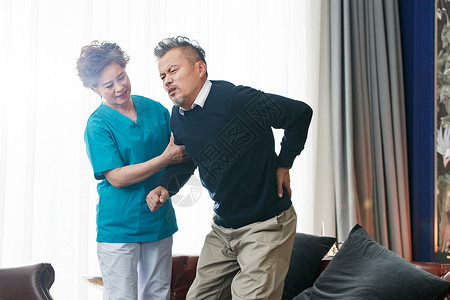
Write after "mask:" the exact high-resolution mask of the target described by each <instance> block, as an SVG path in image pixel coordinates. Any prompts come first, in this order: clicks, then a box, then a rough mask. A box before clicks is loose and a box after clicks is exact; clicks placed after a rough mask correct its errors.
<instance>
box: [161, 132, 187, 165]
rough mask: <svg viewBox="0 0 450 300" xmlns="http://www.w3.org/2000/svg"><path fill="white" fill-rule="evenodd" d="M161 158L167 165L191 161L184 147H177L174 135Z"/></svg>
mask: <svg viewBox="0 0 450 300" xmlns="http://www.w3.org/2000/svg"><path fill="white" fill-rule="evenodd" d="M161 157H162V158H163V161H164V162H165V164H166V165H173V164H178V163H182V162H185V161H188V160H190V157H189V156H188V155H187V154H186V151H185V149H184V146H178V145H175V143H174V139H173V134H172V135H171V137H170V141H169V144H168V145H167V147H166V149H165V150H164V152H163V153H162V154H161Z"/></svg>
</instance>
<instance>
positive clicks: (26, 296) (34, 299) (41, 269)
mask: <svg viewBox="0 0 450 300" xmlns="http://www.w3.org/2000/svg"><path fill="white" fill-rule="evenodd" d="M54 281H55V270H54V269H53V267H52V266H51V264H46V263H40V264H35V265H30V266H23V267H16V268H3V269H0V299H1V300H53V298H52V296H51V295H50V292H49V289H50V287H51V286H52V284H53V282H54Z"/></svg>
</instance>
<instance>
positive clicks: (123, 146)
mask: <svg viewBox="0 0 450 300" xmlns="http://www.w3.org/2000/svg"><path fill="white" fill-rule="evenodd" d="M128 60H129V57H128V55H127V54H125V53H124V52H123V51H122V49H121V48H120V47H119V46H118V45H117V44H115V43H109V42H102V43H100V42H98V41H93V42H92V43H91V44H89V45H87V46H85V47H83V48H82V49H81V54H80V57H79V58H78V60H77V70H78V74H79V77H80V79H81V81H82V82H83V85H84V86H85V87H87V88H91V89H92V90H93V91H94V92H96V93H97V94H98V95H100V97H101V98H102V99H103V103H102V104H101V105H100V106H99V107H98V108H97V109H96V110H95V111H94V112H93V113H92V114H91V116H90V117H89V119H88V121H87V125H86V130H85V134H84V140H85V143H86V150H87V154H88V157H89V160H90V162H91V165H92V167H93V171H94V176H95V178H96V179H98V180H101V182H100V183H99V184H98V187H97V191H98V194H99V202H98V205H97V255H98V260H99V265H100V270H101V274H102V278H103V285H104V297H103V298H104V299H110V300H112V299H121V300H123V299H169V293H170V278H171V264H172V250H171V249H172V235H173V234H174V233H175V232H176V231H177V229H178V228H177V224H176V219H175V212H174V209H173V207H172V203H171V202H170V201H169V202H166V203H165V205H164V206H163V208H164V209H163V210H158V211H157V212H155V213H153V212H151V211H150V209H149V208H148V206H147V203H146V196H147V194H148V193H149V192H150V191H151V190H152V189H153V188H155V185H156V181H157V179H158V178H159V177H160V176H161V173H162V172H163V169H164V168H165V167H166V166H168V165H170V164H175V163H180V162H183V161H185V160H187V159H188V157H187V156H186V154H185V152H184V147H182V146H176V145H175V144H174V143H173V139H172V138H171V137H170V127H169V112H168V110H167V109H166V108H164V106H162V105H161V104H160V103H158V102H156V101H153V100H151V99H148V98H145V97H142V96H135V95H131V83H130V80H129V78H128V75H127V73H126V71H125V67H126V65H127V63H128Z"/></svg>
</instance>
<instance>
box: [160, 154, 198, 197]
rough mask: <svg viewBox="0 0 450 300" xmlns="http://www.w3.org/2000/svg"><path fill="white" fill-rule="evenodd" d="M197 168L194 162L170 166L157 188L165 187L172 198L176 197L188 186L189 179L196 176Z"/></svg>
mask: <svg viewBox="0 0 450 300" xmlns="http://www.w3.org/2000/svg"><path fill="white" fill-rule="evenodd" d="M196 168H197V166H196V165H195V164H194V162H193V161H192V160H189V161H186V162H184V163H180V164H176V165H169V166H168V167H167V168H166V171H165V172H164V173H163V175H162V176H161V177H160V178H159V179H158V183H157V184H156V186H162V187H164V188H165V189H166V190H167V191H168V192H169V195H170V196H173V195H175V194H176V193H178V192H179V190H180V189H181V188H182V187H183V185H185V184H186V182H187V181H188V180H189V178H190V177H191V176H192V174H194V171H195V169H196Z"/></svg>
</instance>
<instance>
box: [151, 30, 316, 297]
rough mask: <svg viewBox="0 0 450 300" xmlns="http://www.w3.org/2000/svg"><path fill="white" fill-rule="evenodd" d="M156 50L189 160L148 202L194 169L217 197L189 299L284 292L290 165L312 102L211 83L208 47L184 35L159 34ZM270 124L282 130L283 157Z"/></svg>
mask: <svg viewBox="0 0 450 300" xmlns="http://www.w3.org/2000/svg"><path fill="white" fill-rule="evenodd" d="M155 56H156V57H157V58H158V59H159V61H158V69H159V73H160V77H161V80H162V82H163V86H164V89H165V90H166V91H167V93H168V95H169V97H170V99H171V100H172V102H173V103H174V105H175V106H174V107H173V109H172V117H171V128H172V131H173V135H174V138H175V144H177V145H184V146H185V149H186V153H187V154H188V155H189V156H190V157H191V158H192V161H189V162H186V163H182V164H179V165H176V166H175V165H174V166H169V167H168V168H167V169H166V172H165V173H164V175H163V176H162V177H161V178H160V180H159V182H158V185H159V186H158V187H156V188H155V189H154V190H153V191H151V192H150V193H149V194H148V196H147V204H148V206H149V208H150V210H151V211H156V210H157V209H158V208H159V207H161V206H162V205H163V204H164V202H165V200H166V199H167V198H168V197H169V196H170V195H173V194H175V193H176V192H178V190H179V189H180V187H181V186H182V185H183V184H184V183H185V182H186V181H187V180H188V178H189V177H190V176H191V175H192V173H193V172H194V170H195V168H197V167H198V168H199V173H200V178H201V180H202V184H203V186H204V187H205V188H207V189H208V191H209V193H210V195H211V198H212V199H213V200H214V202H215V203H214V212H215V214H214V217H213V222H212V225H211V227H212V230H211V232H210V233H209V234H208V235H207V237H206V239H205V243H204V246H203V249H202V252H201V254H200V259H199V263H198V267H197V275H196V278H195V281H194V282H193V284H192V286H191V288H190V290H189V293H188V295H187V299H191V300H194V299H195V300H199V299H208V300H210V299H230V298H231V297H232V298H233V299H269V300H273V299H281V295H282V292H283V284H284V278H285V276H286V273H287V270H288V267H289V261H290V255H291V251H292V246H293V242H294V237H295V232H296V223H297V217H296V214H295V210H294V208H293V207H292V202H291V199H290V196H291V189H290V179H289V168H290V167H291V166H292V164H293V161H294V158H295V157H296V156H297V155H298V154H300V152H301V151H302V150H303V147H304V144H305V141H306V137H307V132H308V127H309V124H310V121H311V117H312V110H311V108H310V107H309V106H308V105H307V104H305V103H303V102H300V101H295V100H292V99H287V98H284V97H281V96H278V95H273V94H265V93H263V92H261V91H258V90H255V89H253V88H250V87H243V86H234V85H233V84H231V83H229V82H226V81H209V80H208V79H207V77H208V73H207V67H206V61H205V52H204V50H203V49H202V48H201V47H200V46H199V45H198V44H197V43H196V42H192V41H190V40H189V39H188V38H186V37H177V38H167V39H164V40H162V41H161V42H160V43H159V44H158V45H157V47H156V48H155ZM272 127H274V128H283V129H284V137H283V140H282V143H281V151H280V153H279V155H277V154H276V153H275V151H274V137H273V133H272Z"/></svg>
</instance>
